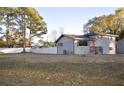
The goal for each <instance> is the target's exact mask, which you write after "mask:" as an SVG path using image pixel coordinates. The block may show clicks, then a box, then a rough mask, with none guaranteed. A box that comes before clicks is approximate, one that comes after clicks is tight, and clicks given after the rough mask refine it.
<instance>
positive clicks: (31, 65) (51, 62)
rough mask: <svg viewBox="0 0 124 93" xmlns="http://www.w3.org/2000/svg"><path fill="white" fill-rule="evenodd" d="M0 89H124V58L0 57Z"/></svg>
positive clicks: (28, 54) (123, 56)
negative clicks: (51, 86)
mask: <svg viewBox="0 0 124 93" xmlns="http://www.w3.org/2000/svg"><path fill="white" fill-rule="evenodd" d="M0 85H26V86H27V85H30V86H32V85H124V55H86V56H85V55H40V54H31V53H26V54H11V55H10V54H8V55H7V54H6V55H5V54H1V55H0Z"/></svg>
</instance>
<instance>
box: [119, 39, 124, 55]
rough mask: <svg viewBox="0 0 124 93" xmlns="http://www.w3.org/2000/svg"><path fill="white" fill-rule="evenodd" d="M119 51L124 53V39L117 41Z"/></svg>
mask: <svg viewBox="0 0 124 93" xmlns="http://www.w3.org/2000/svg"><path fill="white" fill-rule="evenodd" d="M117 53H118V54H124V39H121V40H119V41H118V42H117Z"/></svg>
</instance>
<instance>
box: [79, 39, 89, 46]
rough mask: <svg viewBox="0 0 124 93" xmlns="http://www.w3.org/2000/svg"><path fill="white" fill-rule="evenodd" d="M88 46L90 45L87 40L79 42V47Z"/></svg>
mask: <svg viewBox="0 0 124 93" xmlns="http://www.w3.org/2000/svg"><path fill="white" fill-rule="evenodd" d="M87 45H88V43H87V41H86V40H79V42H78V46H87Z"/></svg>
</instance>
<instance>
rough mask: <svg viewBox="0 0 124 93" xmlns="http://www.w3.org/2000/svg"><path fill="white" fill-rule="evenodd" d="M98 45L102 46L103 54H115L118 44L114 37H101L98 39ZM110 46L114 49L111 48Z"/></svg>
mask: <svg viewBox="0 0 124 93" xmlns="http://www.w3.org/2000/svg"><path fill="white" fill-rule="evenodd" d="M96 46H100V47H102V48H103V54H115V52H116V46H115V40H114V39H108V38H101V39H96ZM110 47H111V48H112V50H110Z"/></svg>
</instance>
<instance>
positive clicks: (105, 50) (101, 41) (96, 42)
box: [55, 33, 117, 54]
mask: <svg viewBox="0 0 124 93" xmlns="http://www.w3.org/2000/svg"><path fill="white" fill-rule="evenodd" d="M116 37H117V35H110V34H96V33H88V34H85V35H67V34H63V35H61V36H60V37H59V38H58V39H57V40H56V42H55V43H56V46H57V54H89V53H93V54H115V53H116Z"/></svg>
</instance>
